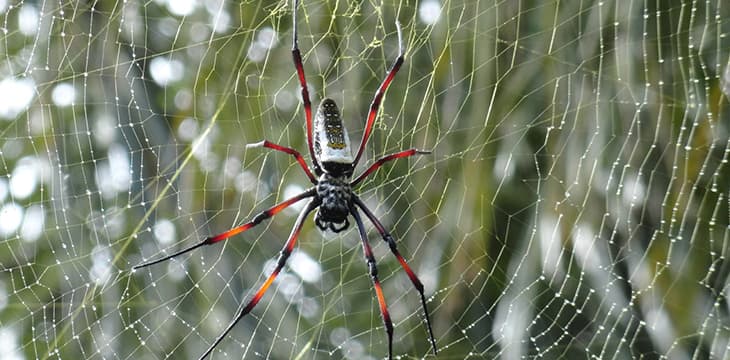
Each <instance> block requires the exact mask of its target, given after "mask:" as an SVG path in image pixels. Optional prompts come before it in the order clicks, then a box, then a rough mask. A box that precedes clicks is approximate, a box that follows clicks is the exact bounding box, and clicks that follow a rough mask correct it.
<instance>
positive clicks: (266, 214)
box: [132, 189, 316, 270]
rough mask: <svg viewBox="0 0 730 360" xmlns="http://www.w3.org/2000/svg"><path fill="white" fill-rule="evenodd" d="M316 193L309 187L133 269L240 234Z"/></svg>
mask: <svg viewBox="0 0 730 360" xmlns="http://www.w3.org/2000/svg"><path fill="white" fill-rule="evenodd" d="M315 193H316V190H315V189H309V190H307V191H305V192H303V193H301V194H299V195H296V196H294V197H291V198H289V199H287V200H284V201H282V202H280V203H279V204H276V205H274V206H273V207H270V208H268V209H266V210H264V211H262V212H260V213H258V214H257V215H256V216H254V217H253V219H252V220H251V221H249V222H247V223H245V224H243V225H241V226H237V227H234V228H233V229H230V230H228V231H226V232H224V233H221V234H218V235H215V236H209V237H207V238H205V239H204V240H203V241H201V242H199V243H197V244H194V245H192V246H190V247H187V248H185V249H182V250H180V251H178V252H175V253H174V254H171V255H168V256H165V257H163V258H159V259H156V260H152V261H148V262H144V263H141V264H139V265H135V266H133V267H132V269H133V270H136V269H139V268H143V267H146V266H150V265H154V264H157V263H160V262H163V261H165V260H169V259H172V258H174V257H176V256H178V255H182V254H185V253H187V252H189V251H192V250H195V249H197V248H199V247H201V246H203V245H210V244H214V243H217V242H219V241H221V240H225V239H227V238H229V237H231V236H233V235H237V234H240V233H242V232H244V231H246V230H248V229H250V228H252V227H254V226H256V225H258V224H259V223H261V222H262V221H264V220H266V219H268V218H270V217H272V216H274V215H276V214H278V213H279V212H281V211H282V210H284V209H286V208H288V207H289V206H291V205H292V204H294V203H296V202H298V201H299V200H302V199H305V198H308V197H312V196H314V194H315Z"/></svg>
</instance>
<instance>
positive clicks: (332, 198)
mask: <svg viewBox="0 0 730 360" xmlns="http://www.w3.org/2000/svg"><path fill="white" fill-rule="evenodd" d="M316 188H317V195H316V197H317V198H318V199H319V201H320V205H319V208H318V210H317V213H316V214H315V215H314V222H315V223H316V224H317V227H319V228H320V229H322V230H327V228H329V229H330V230H332V231H334V232H336V233H337V232H340V231H342V230H345V229H347V227H348V226H350V222H349V221H348V220H347V216H348V215H350V209H352V187H351V186H350V179H349V177H345V176H332V175H330V174H328V173H324V174H322V176H320V177H319V180H318V181H317V186H316Z"/></svg>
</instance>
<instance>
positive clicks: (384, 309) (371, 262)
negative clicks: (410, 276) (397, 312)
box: [350, 207, 393, 359]
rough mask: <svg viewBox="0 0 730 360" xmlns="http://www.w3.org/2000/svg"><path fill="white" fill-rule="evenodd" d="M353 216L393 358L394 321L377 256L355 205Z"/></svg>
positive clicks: (389, 355) (390, 355)
mask: <svg viewBox="0 0 730 360" xmlns="http://www.w3.org/2000/svg"><path fill="white" fill-rule="evenodd" d="M350 213H351V214H352V217H353V218H355V223H356V224H357V230H358V232H359V233H360V240H362V250H363V252H364V253H365V259H366V260H367V262H368V272H369V273H370V279H371V280H372V281H373V286H374V287H375V295H376V296H377V297H378V305H380V315H382V316H383V325H385V331H386V332H387V333H388V359H392V358H393V321H391V320H390V313H389V312H388V305H387V304H386V303H385V296H384V295H383V289H382V287H381V286H380V280H378V268H377V265H376V264H375V257H374V256H373V250H372V249H371V248H370V244H369V243H368V236H367V234H366V233H365V225H363V223H362V219H361V218H360V214H359V213H358V212H357V209H355V208H354V207H353V208H352V209H350Z"/></svg>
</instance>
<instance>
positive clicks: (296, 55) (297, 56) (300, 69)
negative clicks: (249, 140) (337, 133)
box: [291, 0, 322, 175]
mask: <svg viewBox="0 0 730 360" xmlns="http://www.w3.org/2000/svg"><path fill="white" fill-rule="evenodd" d="M298 7H299V0H294V10H293V14H292V22H293V25H292V27H293V30H292V32H293V36H292V37H293V39H292V49H291V54H292V58H293V59H294V67H295V68H296V69H297V77H298V78H299V86H300V87H301V89H302V103H303V104H304V116H305V117H306V120H307V146H308V147H309V156H311V158H312V164H313V165H314V171H315V172H316V173H317V175H321V173H322V169H321V167H320V165H319V162H318V161H317V157H316V156H314V141H313V140H312V103H311V102H310V101H309V89H307V80H306V78H305V77H304V65H303V64H302V54H301V52H299V40H298V38H297V8H298Z"/></svg>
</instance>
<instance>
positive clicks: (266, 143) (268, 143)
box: [246, 140, 317, 184]
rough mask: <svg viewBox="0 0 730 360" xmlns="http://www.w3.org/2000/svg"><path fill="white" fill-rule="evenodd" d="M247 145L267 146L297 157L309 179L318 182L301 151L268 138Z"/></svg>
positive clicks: (248, 146) (249, 146)
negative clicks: (275, 142)
mask: <svg viewBox="0 0 730 360" xmlns="http://www.w3.org/2000/svg"><path fill="white" fill-rule="evenodd" d="M246 147H247V148H253V147H265V148H269V149H273V150H276V151H281V152H283V153H287V154H289V155H292V156H294V158H296V159H297V162H298V163H299V165H301V167H302V170H304V172H305V173H306V174H307V177H309V181H311V182H312V184H316V183H317V179H316V178H315V177H314V175H313V174H312V172H311V171H310V170H309V167H307V163H306V162H304V158H303V157H302V154H300V153H299V151H296V150H294V149H292V148H290V147H286V146H281V145H278V144H274V143H272V142H271V141H268V140H264V141H261V142H257V143H255V144H248V145H246Z"/></svg>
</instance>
